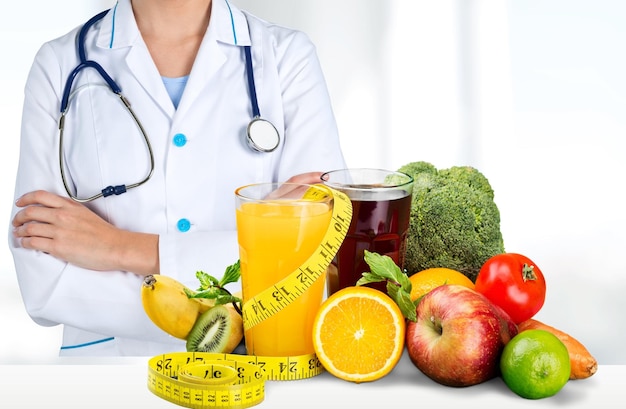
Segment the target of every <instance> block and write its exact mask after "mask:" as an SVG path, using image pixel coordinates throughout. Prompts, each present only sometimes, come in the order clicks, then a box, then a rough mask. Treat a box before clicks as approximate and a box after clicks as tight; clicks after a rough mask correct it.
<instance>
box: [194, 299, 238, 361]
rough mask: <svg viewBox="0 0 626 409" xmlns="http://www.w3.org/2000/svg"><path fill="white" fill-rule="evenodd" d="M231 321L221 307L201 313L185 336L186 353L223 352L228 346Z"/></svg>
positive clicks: (228, 314)
mask: <svg viewBox="0 0 626 409" xmlns="http://www.w3.org/2000/svg"><path fill="white" fill-rule="evenodd" d="M231 326H232V321H231V318H230V313H229V312H228V310H227V309H226V307H225V306H223V305H216V306H215V307H212V308H209V309H208V310H207V311H205V312H203V313H202V314H201V315H200V316H199V317H198V319H197V320H196V323H195V324H194V325H193V328H192V329H191V331H190V332H189V335H188V336H187V351H188V352H224V349H225V348H226V347H227V345H228V340H229V337H230V332H231Z"/></svg>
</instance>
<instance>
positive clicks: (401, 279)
mask: <svg viewBox="0 0 626 409" xmlns="http://www.w3.org/2000/svg"><path fill="white" fill-rule="evenodd" d="M364 259H365V262H366V263H367V265H368V266H369V267H370V274H372V276H377V277H378V278H379V279H378V281H383V280H387V281H392V282H394V283H396V284H397V285H399V286H400V287H402V288H403V289H404V290H405V291H406V292H408V293H409V294H410V293H411V287H412V286H411V280H409V277H407V275H406V274H404V273H403V272H402V270H400V267H398V265H397V264H396V263H395V262H394V261H393V259H392V258H391V257H389V256H385V255H380V254H378V253H374V252H370V251H367V250H365V252H364Z"/></svg>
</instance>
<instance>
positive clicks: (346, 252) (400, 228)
mask: <svg viewBox="0 0 626 409" xmlns="http://www.w3.org/2000/svg"><path fill="white" fill-rule="evenodd" d="M367 193H368V192H361V193H360V197H359V198H355V197H351V201H352V208H353V216H352V222H351V223H350V228H349V230H348V234H347V235H346V238H345V240H344V241H343V244H342V245H341V247H340V248H339V251H338V253H337V255H336V256H335V259H334V260H333V262H332V263H331V267H330V268H329V269H328V275H327V290H328V295H330V294H332V293H334V292H336V291H337V290H340V289H342V288H344V287H348V286H352V285H355V284H356V282H357V281H358V280H359V279H360V278H361V276H362V273H363V272H369V271H370V268H369V266H368V265H367V263H366V262H365V260H364V259H363V254H364V250H368V251H370V252H375V253H378V254H381V255H387V256H389V257H391V258H392V259H393V261H395V262H396V264H397V265H398V266H399V267H400V269H402V266H403V262H404V251H405V243H406V240H405V239H406V234H407V230H408V228H409V217H410V212H411V193H410V192H407V191H403V190H395V191H390V192H387V193H386V194H385V196H386V197H387V198H390V200H367V196H366V195H367ZM380 195H381V194H380V193H376V197H380ZM400 195H401V197H399V196H400ZM351 196H355V193H354V192H352V193H351ZM393 196H395V198H394V197H393ZM359 199H362V200H359ZM368 286H370V287H373V288H377V289H379V290H381V291H383V292H385V293H386V292H387V290H386V283H385V282H381V283H372V284H368Z"/></svg>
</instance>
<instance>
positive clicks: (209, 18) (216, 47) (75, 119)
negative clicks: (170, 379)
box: [9, 0, 345, 356]
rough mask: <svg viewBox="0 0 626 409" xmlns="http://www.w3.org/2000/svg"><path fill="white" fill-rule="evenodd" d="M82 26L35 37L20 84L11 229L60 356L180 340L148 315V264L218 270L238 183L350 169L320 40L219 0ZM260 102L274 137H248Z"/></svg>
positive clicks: (155, 6) (233, 249)
mask: <svg viewBox="0 0 626 409" xmlns="http://www.w3.org/2000/svg"><path fill="white" fill-rule="evenodd" d="M80 29H81V27H78V28H76V29H75V30H73V31H72V32H70V33H68V34H67V35H65V36H63V37H60V38H58V39H55V40H53V41H50V42H48V43H46V44H44V45H43V46H42V47H41V49H40V50H39V52H38V53H37V55H36V57H35V61H34V63H33V65H32V69H31V72H30V74H29V77H28V80H27V83H26V87H25V101H24V111H23V118H22V139H21V151H20V160H19V168H18V172H17V181H16V188H15V199H16V201H15V206H14V207H13V211H12V226H11V231H10V232H9V245H10V248H11V251H12V254H13V257H14V261H15V268H16V271H17V277H18V282H19V285H20V290H21V293H22V297H23V300H24V304H25V306H26V309H27V311H28V313H29V314H30V316H31V317H32V319H33V320H34V321H35V322H36V323H38V324H40V325H44V326H52V325H59V324H62V325H63V326H64V330H63V341H62V346H61V350H60V354H61V355H92V356H93V355H154V354H159V353H164V352H172V351H176V350H184V348H185V346H184V342H183V341H181V340H177V339H174V338H172V337H171V336H169V335H167V334H165V333H164V332H162V331H161V330H159V329H158V328H157V327H156V326H155V325H154V324H153V323H152V322H151V321H150V320H149V319H148V318H147V316H146V314H145V313H144V311H143V308H142V305H141V300H140V293H139V290H140V287H141V282H142V280H143V276H145V275H148V274H165V275H170V276H172V277H174V278H175V279H177V280H179V281H181V282H183V283H185V284H186V285H188V286H189V287H191V288H196V287H197V286H198V284H199V283H198V282H197V279H196V278H195V272H196V271H198V270H203V271H205V272H208V273H209V274H212V275H215V276H220V275H221V274H222V273H223V271H224V269H225V267H226V266H228V265H230V264H232V263H233V262H235V261H236V260H237V258H238V257H239V256H238V246H237V240H236V230H235V211H234V190H235V188H236V187H238V186H241V185H245V184H248V183H253V182H262V181H285V180H292V181H298V182H309V183H311V182H313V183H314V182H317V181H318V180H319V172H321V171H324V170H328V169H332V168H340V167H345V163H344V159H343V156H342V153H341V149H340V144H339V138H338V135H337V128H336V124H335V120H334V117H333V113H332V110H331V104H330V100H329V95H328V93H327V89H326V85H325V81H324V78H323V75H322V72H321V69H320V65H319V62H318V59H317V56H316V53H315V49H314V46H313V45H312V44H311V42H310V41H309V39H308V37H306V36H305V35H304V34H302V33H300V32H297V31H293V30H290V29H286V28H283V27H280V26H277V25H274V24H269V23H267V22H265V21H263V20H261V19H259V18H257V17H254V16H252V15H250V14H248V13H246V12H243V11H240V10H238V9H237V8H236V7H234V5H233V4H230V3H229V2H228V1H227V0H213V1H211V0H119V1H118V2H117V3H116V4H114V6H113V8H112V9H111V10H110V11H109V12H108V13H106V15H104V16H102V17H101V18H98V19H96V21H94V22H93V25H91V27H87V29H86V30H83V36H82V37H81V38H77V36H78V33H79V31H80ZM81 43H84V51H83V52H84V55H81V51H80V49H81V46H82V45H81ZM246 46H250V48H249V50H250V56H249V57H250V58H246V49H245V47H246ZM77 50H78V51H77ZM81 59H82V60H83V61H82V62H83V65H86V66H85V67H83V68H81V69H78V70H75V68H76V67H77V66H78V65H79V64H80V63H81ZM85 61H93V62H95V63H97V65H98V67H96V66H95V64H93V63H91V62H89V63H86V64H85ZM247 63H249V66H248V69H247V65H248V64H247ZM99 68H102V71H104V73H105V74H104V75H103V74H102V73H101V72H100V70H99ZM73 70H74V71H73ZM72 72H73V74H71V73H72ZM107 75H108V76H110V78H111V80H113V81H114V85H117V86H118V87H119V88H120V90H121V94H123V98H125V99H126V100H127V101H128V103H129V105H130V107H126V106H125V105H124V103H123V102H122V98H120V97H119V95H118V94H116V93H115V92H113V91H112V87H111V84H110V83H109V82H108V80H107V79H106V78H107ZM72 76H74V78H71V79H72V81H68V79H70V77H72ZM250 76H252V82H253V83H254V84H251V81H250ZM68 82H71V84H70V86H69V87H68V88H66V84H67V83H68ZM66 89H67V90H68V91H67V92H66ZM253 94H256V98H257V100H256V101H254V98H253ZM65 100H67V103H66V104H65V103H64V102H65ZM255 102H256V103H257V104H258V108H259V110H260V115H261V117H262V118H264V119H266V120H267V121H268V122H267V123H264V124H265V125H264V126H265V127H266V128H268V127H269V128H270V129H271V128H272V125H273V127H274V128H275V129H276V130H277V133H278V140H277V146H276V147H275V148H274V146H271V148H267V147H263V146H261V147H260V148H259V147H258V146H257V147H256V148H255V146H254V144H253V143H251V141H250V140H249V138H248V135H247V131H246V130H247V128H248V125H249V124H250V122H251V119H253V118H254V117H255V116H256V115H257V114H258V112H255V109H254V105H255ZM129 108H130V109H129ZM131 110H132V114H131ZM61 111H63V112H64V115H63V119H62V120H61V121H60V118H61ZM133 115H135V116H136V119H135V118H134V117H133ZM59 122H62V123H63V130H62V132H59ZM268 124H269V126H268ZM270 133H271V132H270ZM60 137H62V143H60ZM272 138H273V137H270V139H272ZM272 145H273V144H272ZM109 186H112V187H116V186H117V187H118V188H110V189H108V190H107V189H106V188H107V187H109ZM119 186H123V187H122V188H119ZM103 190H105V191H107V192H108V193H107V194H105V195H104V197H97V198H95V199H94V200H92V199H90V198H92V197H93V196H98V194H99V193H100V192H101V191H103ZM112 190H113V191H114V192H112ZM124 191H125V192H124ZM70 197H73V198H74V199H72V198H70Z"/></svg>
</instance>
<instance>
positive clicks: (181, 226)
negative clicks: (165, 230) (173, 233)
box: [176, 219, 191, 233]
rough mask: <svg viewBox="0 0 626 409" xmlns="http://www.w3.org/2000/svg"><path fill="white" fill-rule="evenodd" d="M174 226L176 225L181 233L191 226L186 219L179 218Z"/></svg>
mask: <svg viewBox="0 0 626 409" xmlns="http://www.w3.org/2000/svg"><path fill="white" fill-rule="evenodd" d="M176 227H178V231H180V232H181V233H185V232H187V231H189V229H190V228H191V223H190V222H189V220H187V219H180V220H179V221H178V222H177V223H176Z"/></svg>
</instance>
